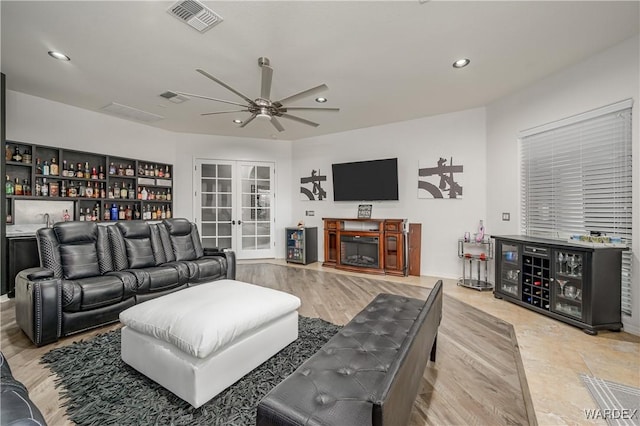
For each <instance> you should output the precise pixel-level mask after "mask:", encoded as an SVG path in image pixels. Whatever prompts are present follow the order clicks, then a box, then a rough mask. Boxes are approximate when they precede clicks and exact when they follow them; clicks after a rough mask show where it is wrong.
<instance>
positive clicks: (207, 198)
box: [202, 194, 216, 207]
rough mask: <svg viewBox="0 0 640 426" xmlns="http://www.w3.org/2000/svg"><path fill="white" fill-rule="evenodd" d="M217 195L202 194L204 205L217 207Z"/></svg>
mask: <svg viewBox="0 0 640 426" xmlns="http://www.w3.org/2000/svg"><path fill="white" fill-rule="evenodd" d="M215 206H216V196H215V195H214V194H202V207H215Z"/></svg>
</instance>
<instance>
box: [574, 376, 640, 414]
mask: <svg viewBox="0 0 640 426" xmlns="http://www.w3.org/2000/svg"><path fill="white" fill-rule="evenodd" d="M580 378H581V379H582V382H583V383H584V384H585V386H586V387H587V389H588V390H589V392H590V393H591V396H592V397H593V399H594V401H596V403H597V404H598V407H600V409H599V410H596V411H594V412H588V413H585V414H587V416H588V417H590V418H591V419H604V420H606V421H607V423H608V424H609V425H611V426H618V425H620V426H623V425H624V426H626V425H629V426H632V425H640V389H639V388H636V387H633V386H626V385H621V384H620V383H615V382H609V381H607V380H602V379H598V378H597V377H593V376H587V375H585V374H581V375H580Z"/></svg>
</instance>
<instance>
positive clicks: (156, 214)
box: [151, 209, 158, 220]
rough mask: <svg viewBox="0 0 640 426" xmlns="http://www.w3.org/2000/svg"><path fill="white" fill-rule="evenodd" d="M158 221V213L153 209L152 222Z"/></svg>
mask: <svg viewBox="0 0 640 426" xmlns="http://www.w3.org/2000/svg"><path fill="white" fill-rule="evenodd" d="M156 219H158V212H156V209H151V220H156Z"/></svg>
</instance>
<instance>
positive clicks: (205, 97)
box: [172, 90, 253, 107]
mask: <svg viewBox="0 0 640 426" xmlns="http://www.w3.org/2000/svg"><path fill="white" fill-rule="evenodd" d="M172 92H175V93H177V94H179V95H185V96H191V97H194V98H201V99H208V100H210V101H216V102H223V103H225V104H231V105H238V106H241V107H246V106H247V105H244V104H239V103H238V102H233V101H225V100H224V99H218V98H210V97H209V96H202V95H194V94H193V93H185V92H176V91H175V90H172ZM251 103H253V101H251Z"/></svg>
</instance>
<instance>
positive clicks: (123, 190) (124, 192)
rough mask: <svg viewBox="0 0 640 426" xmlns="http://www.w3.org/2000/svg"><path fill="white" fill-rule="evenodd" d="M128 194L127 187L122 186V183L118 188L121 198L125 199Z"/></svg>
mask: <svg viewBox="0 0 640 426" xmlns="http://www.w3.org/2000/svg"><path fill="white" fill-rule="evenodd" d="M128 196H129V191H128V190H127V187H126V186H124V183H123V184H122V187H121V188H120V198H122V199H123V200H126V199H127V197H128Z"/></svg>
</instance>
